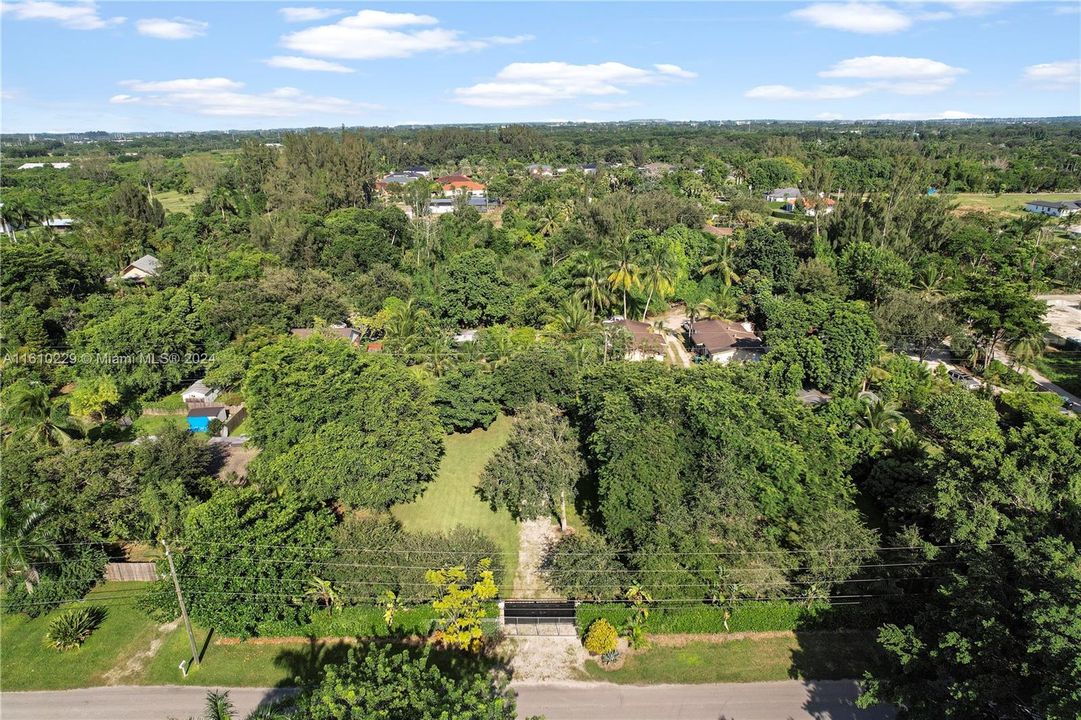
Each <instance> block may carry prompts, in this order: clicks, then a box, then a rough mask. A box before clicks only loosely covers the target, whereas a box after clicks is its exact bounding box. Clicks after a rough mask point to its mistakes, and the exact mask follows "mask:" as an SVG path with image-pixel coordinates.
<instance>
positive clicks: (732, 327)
mask: <svg viewBox="0 0 1081 720" xmlns="http://www.w3.org/2000/svg"><path fill="white" fill-rule="evenodd" d="M683 331H684V333H685V335H686V337H687V343H688V344H689V345H690V347H691V349H692V350H693V351H694V353H695V354H696V355H699V356H701V357H703V358H705V359H706V360H710V361H712V362H719V363H725V364H726V363H728V362H731V361H732V360H758V359H759V358H760V357H762V355H763V354H764V353H765V352H766V347H765V346H764V345H763V344H762V341H761V340H759V339H758V336H757V335H755V334H754V332H753V331H752V330H751V327H750V323H735V322H729V321H727V320H699V321H697V322H693V323H692V322H687V323H683Z"/></svg>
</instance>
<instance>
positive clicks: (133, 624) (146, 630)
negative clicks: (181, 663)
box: [0, 582, 158, 690]
mask: <svg viewBox="0 0 1081 720" xmlns="http://www.w3.org/2000/svg"><path fill="white" fill-rule="evenodd" d="M145 585H146V583H141V582H107V583H102V584H101V585H99V586H98V587H97V588H95V589H94V590H92V591H91V592H90V594H89V595H88V596H87V598H86V602H87V604H90V605H97V606H100V607H102V608H104V609H105V610H106V612H107V615H106V616H105V620H104V621H103V622H102V623H101V626H100V627H98V629H97V630H95V631H94V633H93V634H92V635H91V636H90V638H89V639H88V640H87V641H86V642H85V643H84V644H83V646H82V647H81V648H79V649H77V650H69V651H67V652H58V651H56V650H54V649H52V648H50V647H47V646H46V645H45V633H46V632H47V631H48V629H49V623H50V622H52V620H53V618H55V617H56V616H57V615H60V614H61V613H63V612H64V610H65V609H67V608H71V607H74V606H75V604H74V603H73V604H69V605H66V606H65V608H62V609H60V610H56V611H54V612H52V613H49V614H47V615H42V616H40V617H37V618H34V619H30V618H27V617H26V616H25V615H3V616H2V618H0V621H2V622H0V646H2V647H3V652H2V653H0V680H2V684H3V688H4V690H31V689H34V690H59V689H65V688H77V687H89V686H92V685H105V684H107V683H108V680H109V678H108V677H107V675H108V674H109V672H110V671H111V670H113V669H114V668H116V667H117V666H119V665H123V664H124V663H126V662H127V660H128V659H129V658H130V657H132V656H133V655H134V654H135V653H137V652H139V651H140V650H143V649H145V648H146V647H149V646H150V644H151V643H152V642H153V640H154V637H155V636H156V635H157V634H158V626H157V624H156V623H154V622H153V621H151V620H150V619H149V618H147V617H146V614H145V613H144V612H143V611H142V610H141V609H140V608H138V607H136V606H135V604H134V603H133V602H132V600H131V599H130V598H128V597H125V598H124V599H120V598H119V593H121V592H123V593H125V594H126V595H135V593H134V592H133V591H135V590H139V589H141V588H142V587H144V586H145ZM95 599H97V602H95Z"/></svg>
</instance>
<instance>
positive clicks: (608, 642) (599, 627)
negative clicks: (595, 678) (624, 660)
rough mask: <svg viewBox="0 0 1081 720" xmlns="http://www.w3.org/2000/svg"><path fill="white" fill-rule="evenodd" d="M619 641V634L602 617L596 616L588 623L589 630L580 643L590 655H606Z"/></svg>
mask: <svg viewBox="0 0 1081 720" xmlns="http://www.w3.org/2000/svg"><path fill="white" fill-rule="evenodd" d="M618 642H619V634H618V633H616V629H615V628H614V627H613V626H612V623H610V622H608V621H607V620H605V619H604V618H598V619H597V620H594V621H593V622H592V623H590V624H589V631H588V632H587V633H586V639H585V641H584V642H583V643H582V644H583V645H585V648H586V650H588V651H589V652H590V654H591V655H602V656H603V655H607V654H608V653H610V652H613V651H614V650H615V649H616V643H618Z"/></svg>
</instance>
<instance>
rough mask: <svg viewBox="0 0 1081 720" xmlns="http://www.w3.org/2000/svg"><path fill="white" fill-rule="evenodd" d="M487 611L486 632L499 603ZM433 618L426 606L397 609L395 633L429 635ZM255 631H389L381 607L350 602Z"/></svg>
mask: <svg viewBox="0 0 1081 720" xmlns="http://www.w3.org/2000/svg"><path fill="white" fill-rule="evenodd" d="M487 610H488V616H487V617H486V618H484V619H483V620H482V621H481V622H482V624H483V625H484V629H485V631H486V632H490V631H492V630H494V629H495V625H496V624H497V623H498V620H499V606H498V605H497V604H495V603H492V604H491V605H489V606H488V608H487ZM435 620H436V613H435V611H434V610H432V608H431V607H429V606H427V605H422V606H420V607H411V608H408V609H405V610H399V611H398V612H397V613H396V614H395V615H394V633H395V634H398V633H402V634H406V635H428V634H429V633H431V631H432V627H433V626H434V624H435ZM258 634H259V636H260V637H293V636H301V637H378V636H381V635H387V634H388V632H387V626H386V623H384V622H383V608H382V607H381V606H373V605H352V606H349V607H346V608H343V609H342V610H341V612H335V613H330V614H327V613H326V612H325V611H322V610H317V611H315V612H313V613H312V615H311V620H310V621H309V622H307V623H304V624H303V625H296V624H293V623H288V622H267V623H263V624H261V625H259V628H258Z"/></svg>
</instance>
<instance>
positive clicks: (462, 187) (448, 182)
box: [435, 174, 488, 197]
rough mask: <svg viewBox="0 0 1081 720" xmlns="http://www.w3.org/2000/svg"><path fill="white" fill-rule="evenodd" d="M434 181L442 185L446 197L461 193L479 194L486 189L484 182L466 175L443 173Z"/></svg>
mask: <svg viewBox="0 0 1081 720" xmlns="http://www.w3.org/2000/svg"><path fill="white" fill-rule="evenodd" d="M435 181H436V182H437V183H439V184H440V185H441V186H442V187H443V194H444V195H446V196H447V197H454V196H455V195H463V194H464V195H474V196H480V195H483V194H484V192H485V190H487V189H488V188H487V186H485V185H484V183H479V182H477V181H476V180H474V179H473V178H471V177H469V176H467V175H460V174H455V175H444V176H443V177H440V178H436V179H435Z"/></svg>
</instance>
